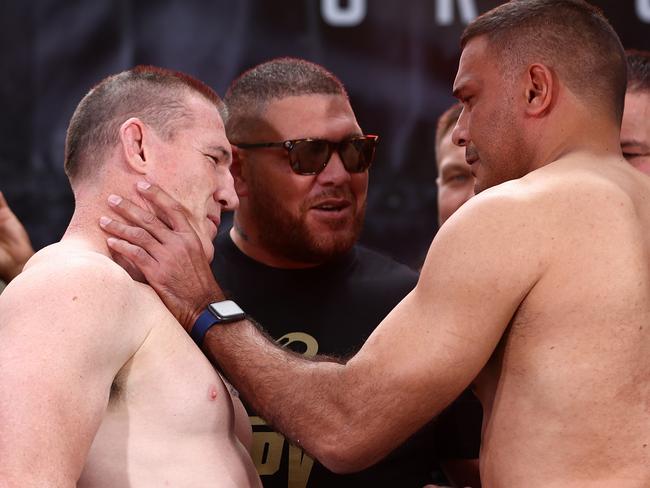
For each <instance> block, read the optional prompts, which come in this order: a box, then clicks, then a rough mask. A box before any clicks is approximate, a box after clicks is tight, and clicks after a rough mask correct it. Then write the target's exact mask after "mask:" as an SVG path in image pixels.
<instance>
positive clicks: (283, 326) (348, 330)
mask: <svg viewBox="0 0 650 488" xmlns="http://www.w3.org/2000/svg"><path fill="white" fill-rule="evenodd" d="M215 244H216V246H215V257H214V260H213V262H212V269H213V272H214V274H215V276H216V277H217V281H218V282H219V284H220V285H221V287H222V289H223V291H224V293H225V295H226V296H227V297H228V298H232V299H233V300H235V301H236V302H237V303H238V304H239V306H241V308H242V309H243V310H244V311H246V313H247V314H249V315H250V316H252V317H253V318H254V319H255V320H256V321H257V322H259V323H260V324H261V325H262V326H263V327H264V329H265V330H266V331H267V332H268V333H269V335H271V337H273V338H274V339H276V340H277V341H278V342H279V343H280V344H283V345H285V346H286V347H289V348H291V349H293V350H294V351H296V352H299V353H301V354H304V355H306V356H310V357H311V356H314V355H315V354H325V355H328V356H338V357H348V356H351V355H352V354H354V352H356V351H357V350H358V349H359V348H360V347H361V345H362V344H363V342H364V341H365V340H366V339H367V338H368V336H369V335H370V334H371V333H372V331H373V329H374V328H375V327H376V326H377V325H378V324H379V323H380V322H381V321H382V319H383V318H384V317H385V316H386V315H387V314H388V312H390V311H391V310H392V309H393V308H394V307H395V305H397V303H398V302H399V301H400V300H401V299H402V298H404V296H406V294H407V293H408V292H409V291H411V290H412V289H413V287H414V286H415V284H416V282H417V273H416V272H415V271H413V270H411V269H410V268H408V267H406V266H404V265H401V264H398V263H396V262H395V261H392V260H390V259H389V258H386V257H384V256H382V255H380V254H378V253H376V252H373V251H371V250H369V249H366V248H364V247H361V246H355V247H354V248H353V249H352V250H351V251H350V252H349V253H348V254H346V255H345V256H343V257H342V258H340V259H338V260H336V261H333V262H330V263H327V264H326V265H321V266H317V267H314V268H307V269H291V270H289V269H280V268H272V267H269V266H266V265H263V264H261V263H259V262H257V261H255V260H253V259H250V258H249V257H248V256H246V255H245V254H243V253H242V252H241V251H240V250H239V249H238V248H237V247H236V246H235V245H234V243H233V242H232V239H230V236H229V235H228V232H224V233H222V234H220V235H219V236H218V238H217V240H216V243H215ZM249 412H251V410H250V409H249ZM251 421H252V423H253V450H252V453H251V455H252V457H253V461H254V462H255V464H256V466H257V468H258V472H259V473H260V475H261V478H262V483H263V485H264V486H265V487H266V488H269V487H271V488H273V487H277V488H299V487H300V488H304V487H310V488H314V487H330V486H336V487H348V486H349V487H360V486H373V487H383V486H386V487H396V486H400V487H411V486H412V487H417V488H421V487H422V486H423V485H424V484H426V483H431V482H444V478H443V477H442V475H441V474H440V472H439V469H438V465H437V463H436V461H435V457H436V455H440V454H441V453H444V452H445V449H444V445H441V442H443V443H444V441H443V440H442V439H439V438H437V436H435V435H434V431H435V429H436V428H437V426H436V422H434V421H432V422H431V423H430V424H429V425H427V426H426V427H425V428H423V429H422V431H420V432H419V433H417V434H415V435H414V436H413V438H411V439H410V440H409V441H407V442H406V443H405V445H403V446H401V447H400V448H398V449H397V450H396V451H394V452H393V453H392V454H390V455H389V456H388V457H387V458H386V459H385V460H383V461H381V462H380V463H379V464H377V465H375V466H373V467H371V468H369V469H367V470H365V471H363V472H361V473H355V474H351V475H336V474H333V473H331V472H329V471H328V470H327V469H326V468H324V467H323V466H322V465H320V464H319V463H318V462H317V461H314V462H313V464H312V460H311V459H310V458H308V457H307V456H306V455H304V454H303V452H302V450H301V449H299V448H297V447H296V446H293V445H290V444H289V442H288V441H286V440H285V439H284V437H283V436H281V435H280V434H277V433H275V432H273V431H272V430H271V428H270V427H268V426H267V425H266V424H264V422H263V421H262V420H261V419H259V418H257V417H255V416H252V417H251ZM474 451H476V448H475V447H472V452H471V453H469V454H468V455H467V456H466V457H476V456H477V454H478V453H477V452H474ZM455 457H458V453H455Z"/></svg>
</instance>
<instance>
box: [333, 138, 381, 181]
mask: <svg viewBox="0 0 650 488" xmlns="http://www.w3.org/2000/svg"><path fill="white" fill-rule="evenodd" d="M340 154H341V159H342V160H343V164H344V165H345V169H346V170H348V171H349V172H350V173H362V172H364V171H365V170H367V169H368V168H369V167H370V164H371V163H372V160H373V159H374V157H375V140H374V139H366V138H358V139H350V140H349V141H346V142H345V143H343V144H341V149H340Z"/></svg>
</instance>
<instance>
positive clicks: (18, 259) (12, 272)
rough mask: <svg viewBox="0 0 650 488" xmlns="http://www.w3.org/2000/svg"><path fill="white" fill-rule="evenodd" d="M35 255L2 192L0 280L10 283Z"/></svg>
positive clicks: (0, 203) (0, 193)
mask: <svg viewBox="0 0 650 488" xmlns="http://www.w3.org/2000/svg"><path fill="white" fill-rule="evenodd" d="M33 254H34V249H32V244H31V242H30V241H29V236H28V235H27V232H26V231H25V227H23V224H21V223H20V221H19V220H18V218H17V217H16V215H14V213H13V212H12V211H11V209H10V208H9V205H8V204H7V201H6V200H5V197H4V195H3V194H2V192H0V279H1V280H2V281H4V282H5V283H9V282H10V281H11V280H12V279H14V278H15V277H16V275H18V273H20V272H21V271H22V269H23V266H24V265H25V263H26V262H27V260H28V259H29V258H31V257H32V255H33Z"/></svg>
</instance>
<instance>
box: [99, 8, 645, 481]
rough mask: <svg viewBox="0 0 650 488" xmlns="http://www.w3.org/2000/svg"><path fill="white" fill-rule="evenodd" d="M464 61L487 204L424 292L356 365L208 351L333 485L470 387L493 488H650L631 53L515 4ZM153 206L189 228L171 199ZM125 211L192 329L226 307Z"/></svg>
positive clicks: (586, 21) (491, 21)
mask: <svg viewBox="0 0 650 488" xmlns="http://www.w3.org/2000/svg"><path fill="white" fill-rule="evenodd" d="M462 46H463V51H462V55H461V60H460V65H459V68H458V73H457V76H456V79H455V82H454V94H455V95H456V96H457V98H458V99H459V100H460V101H461V102H462V103H463V111H462V113H461V115H460V118H459V120H458V123H457V125H456V128H455V130H454V134H453V137H454V141H455V142H456V144H458V145H461V146H463V147H465V148H466V159H467V160H468V162H470V163H471V165H472V172H473V174H474V175H475V177H476V190H477V192H478V194H477V195H476V196H475V197H473V198H472V199H470V200H469V201H468V202H466V203H465V204H464V205H463V206H462V207H461V208H460V209H459V210H458V211H457V212H456V213H455V214H454V217H453V218H452V219H450V220H448V221H447V223H445V224H444V225H443V226H442V228H441V229H440V231H439V232H438V234H437V235H436V237H435V239H434V241H433V243H432V245H431V248H430V250H429V253H428V255H427V259H426V262H425V264H424V267H423V268H422V273H421V276H420V279H419V281H418V284H417V286H416V288H415V289H414V290H413V291H412V292H411V293H410V294H409V295H408V296H407V297H406V298H405V299H404V300H403V301H402V302H401V303H400V304H399V305H397V307H395V309H393V311H392V312H391V313H390V314H389V315H388V316H387V317H386V319H385V320H384V321H383V322H382V323H381V324H380V325H379V326H378V328H377V329H375V331H374V332H373V334H372V335H371V336H370V338H369V339H368V340H367V342H366V343H365V344H364V346H363V347H362V349H361V350H360V351H359V352H358V353H357V354H356V355H355V356H354V357H353V358H352V359H350V360H349V361H348V362H347V363H345V364H341V363H336V362H332V361H327V360H318V358H316V360H314V361H310V360H307V359H305V358H302V357H298V356H295V355H291V354H288V353H286V352H284V351H282V350H281V349H278V348H277V347H276V346H275V345H274V344H272V343H271V342H270V341H268V340H267V339H266V338H264V337H263V335H261V334H260V333H259V331H258V330H257V328H256V327H255V326H254V324H251V323H249V322H248V321H246V320H238V321H236V322H234V323H219V324H217V325H215V326H213V327H211V328H209V329H208V330H207V332H205V335H204V336H203V337H202V348H203V350H204V351H205V352H206V354H207V355H208V356H209V357H210V358H211V360H212V361H213V362H215V363H218V364H219V366H220V367H221V368H222V369H223V371H224V372H225V374H226V375H227V376H228V377H229V378H230V379H231V380H232V381H233V383H234V384H235V386H237V388H239V389H240V391H241V392H242V394H243V395H245V397H246V399H247V400H249V401H250V402H251V403H252V404H253V405H254V407H255V408H256V409H257V410H258V411H259V412H260V414H261V415H262V416H263V417H264V418H266V419H267V420H269V421H270V422H272V423H273V424H274V425H276V426H277V427H278V428H279V429H280V430H281V431H282V432H284V433H285V434H286V435H288V436H289V437H290V438H292V439H294V441H295V442H296V443H298V444H299V445H301V446H303V447H304V448H305V449H306V450H307V451H308V452H311V453H312V454H314V455H315V456H316V457H317V458H318V459H319V460H320V461H321V462H323V463H324V464H325V465H326V466H328V467H329V468H331V469H333V470H335V471H353V470H357V469H362V468H364V467H365V466H368V465H370V464H372V463H374V462H376V461H377V460H379V459H381V458H382V457H383V456H385V455H386V454H387V453H388V452H390V451H391V450H392V449H393V448H394V447H395V446H397V445H398V444H399V443H400V442H402V441H403V440H404V439H406V438H407V437H408V436H409V435H410V434H412V433H413V432H415V431H416V430H417V429H418V428H419V427H420V426H422V425H423V424H424V423H425V422H427V421H428V420H429V419H430V418H431V417H433V416H435V415H436V414H437V413H439V412H440V411H441V410H442V409H443V408H444V407H445V406H446V405H447V404H449V402H451V401H452V399H453V398H455V397H456V396H458V394H459V393H460V392H461V391H462V390H463V389H464V388H466V387H467V386H468V385H470V384H473V385H474V389H475V392H476V393H477V395H478V397H479V398H480V400H481V403H482V405H483V409H484V422H483V434H482V443H481V456H480V470H481V482H482V485H483V486H484V487H487V488H490V487H508V488H509V487H524V486H525V487H527V488H542V487H543V488H549V487H562V488H568V487H571V488H574V487H575V488H596V487H598V488H601V487H610V486H616V487H617V488H628V487H629V488H632V487H639V488H641V487H647V486H650V421H649V420H648V419H649V413H650V381H648V378H650V234H649V233H648V229H649V228H650V197H649V195H650V180H648V178H646V177H645V176H643V175H642V174H641V173H640V172H638V171H637V170H635V169H634V168H632V167H631V166H630V165H629V164H628V163H627V162H626V161H625V159H624V158H623V156H622V154H621V150H620V141H619V134H620V126H621V116H622V114H623V102H624V96H625V89H626V74H625V73H626V66H625V54H624V51H623V48H622V46H621V44H620V41H619V39H618V37H617V35H616V33H615V32H614V31H613V29H612V28H611V26H610V25H609V24H608V23H607V21H606V20H605V19H604V17H602V15H601V14H600V13H599V12H598V11H597V10H596V9H594V8H593V7H591V6H590V5H589V4H587V3H586V2H583V1H579V0H519V1H512V2H509V3H506V4H503V5H501V6H499V7H497V8H496V9H493V10H491V11H489V12H487V13H486V14H484V15H483V16H481V17H479V18H478V19H477V20H476V21H475V22H473V23H472V24H471V25H470V26H468V28H467V31H466V33H465V35H464V36H463V43H462ZM576 57H577V58H578V59H579V60H580V62H575V58H576ZM142 195H143V196H145V198H146V199H147V201H150V202H152V203H153V202H155V205H156V206H157V208H158V212H165V211H166V212H172V213H173V214H174V215H178V214H179V213H178V212H175V211H173V210H165V209H169V208H170V205H173V201H171V200H170V199H169V198H168V197H167V196H166V195H165V194H164V193H163V192H161V191H160V190H159V189H157V188H155V187H151V188H149V189H148V190H147V191H144V192H142ZM118 211H119V212H120V213H121V214H123V215H125V216H127V217H128V218H130V219H131V220H132V221H133V222H134V223H135V224H136V225H137V226H139V227H140V228H141V229H142V228H144V229H145V230H148V231H149V233H151V232H153V233H154V234H155V235H156V243H158V244H157V245H156V243H154V242H153V241H151V240H150V238H149V237H148V233H147V232H142V231H140V234H138V235H137V236H135V237H134V236H133V235H129V232H130V231H131V230H132V228H131V226H121V225H114V226H111V227H110V230H111V231H112V232H113V233H115V234H116V235H118V236H121V237H128V238H129V239H130V240H131V241H132V243H131V244H129V243H127V242H126V241H124V240H120V239H118V240H115V241H112V245H111V247H112V249H113V250H115V251H116V252H121V253H123V254H124V255H125V256H127V257H129V258H131V259H133V260H134V262H135V263H136V264H137V265H138V266H139V267H140V269H142V271H143V272H144V273H145V275H147V276H149V275H152V274H154V273H158V277H159V278H160V280H159V282H158V283H157V284H156V285H155V287H156V289H157V291H158V293H159V294H160V296H161V298H162V299H163V301H164V302H165V303H166V304H167V306H168V307H169V308H170V309H171V310H173V311H174V314H175V315H176V316H178V317H182V318H181V323H182V324H183V325H184V327H185V328H186V330H188V331H191V330H192V329H193V325H194V321H195V319H196V317H198V316H199V314H200V313H201V311H202V309H203V307H205V306H206V305H207V304H208V302H210V301H212V300H221V299H222V296H223V295H222V293H221V291H220V290H219V288H218V286H217V285H216V284H214V283H208V281H207V278H208V277H210V276H211V273H210V269H209V267H208V266H207V265H204V266H203V267H201V268H198V267H195V271H197V276H191V274H190V273H188V272H187V268H188V266H187V265H186V264H185V263H184V261H185V260H186V259H189V258H188V257H186V256H185V255H184V253H187V256H194V255H195V253H194V252H192V249H191V246H187V245H183V243H182V242H181V239H180V238H179V236H178V232H177V231H176V230H174V228H173V226H172V228H171V229H170V228H168V226H166V225H164V224H163V223H162V222H161V221H159V220H156V219H155V218H154V217H153V216H152V215H151V214H150V213H149V212H148V211H142V210H141V209H140V208H138V207H135V206H133V205H131V204H129V202H126V201H123V202H122V204H121V205H119V210H118ZM160 242H162V243H163V246H162V247H161V246H160V244H159V243H160ZM143 247H144V248H145V249H149V250H151V251H150V253H144V252H142V248H143ZM168 255H173V256H174V257H175V259H174V261H171V260H170V259H169V258H168ZM194 262H196V260H195V259H194ZM160 267H162V268H164V269H165V272H164V273H161V272H160ZM163 275H164V276H163ZM175 282H176V283H181V284H182V285H181V286H173V288H170V287H169V286H168V285H169V284H172V285H173V283H175ZM341 313H346V311H345V310H341ZM215 322H216V321H215ZM287 378H291V380H290V381H288V380H287Z"/></svg>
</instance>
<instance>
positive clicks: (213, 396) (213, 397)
mask: <svg viewBox="0 0 650 488" xmlns="http://www.w3.org/2000/svg"><path fill="white" fill-rule="evenodd" d="M208 397H209V398H210V400H213V401H214V400H216V399H217V387H216V386H214V385H212V386H210V389H209V390H208Z"/></svg>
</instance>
